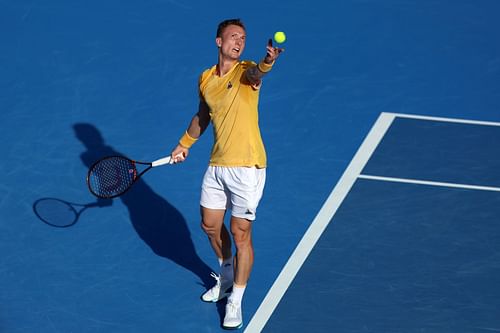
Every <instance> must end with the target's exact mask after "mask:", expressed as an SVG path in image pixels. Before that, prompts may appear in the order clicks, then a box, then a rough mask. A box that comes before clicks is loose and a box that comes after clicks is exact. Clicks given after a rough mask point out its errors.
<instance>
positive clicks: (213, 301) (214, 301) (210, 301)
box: [200, 294, 231, 303]
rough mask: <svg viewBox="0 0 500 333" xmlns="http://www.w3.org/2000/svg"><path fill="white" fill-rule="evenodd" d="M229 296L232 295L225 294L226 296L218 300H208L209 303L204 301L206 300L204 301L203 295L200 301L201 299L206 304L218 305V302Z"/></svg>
mask: <svg viewBox="0 0 500 333" xmlns="http://www.w3.org/2000/svg"><path fill="white" fill-rule="evenodd" d="M229 295H231V294H224V296H222V297H219V298H218V299H217V298H216V299H212V300H208V301H206V300H204V299H203V295H201V296H200V299H201V300H202V301H203V302H205V303H217V302H218V301H221V300H223V299H224V298H226V297H228V296H229Z"/></svg>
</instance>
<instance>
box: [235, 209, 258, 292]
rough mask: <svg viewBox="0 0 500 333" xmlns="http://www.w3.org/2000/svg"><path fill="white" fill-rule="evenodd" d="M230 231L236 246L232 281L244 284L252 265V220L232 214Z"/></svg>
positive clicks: (239, 284) (240, 284) (238, 284)
mask: <svg viewBox="0 0 500 333" xmlns="http://www.w3.org/2000/svg"><path fill="white" fill-rule="evenodd" d="M231 233H232V234H233V239H234V245H235V246H236V267H235V276H234V283H235V284H236V285H237V286H246V284H247V281H248V279H249V278H250V272H251V271H252V266H253V255H254V254H253V244H252V222H251V221H249V220H247V219H243V218H240V217H235V216H232V217H231Z"/></svg>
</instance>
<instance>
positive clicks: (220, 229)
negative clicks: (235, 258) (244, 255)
mask: <svg viewBox="0 0 500 333" xmlns="http://www.w3.org/2000/svg"><path fill="white" fill-rule="evenodd" d="M225 214H226V211H225V210H224V209H210V208H205V207H201V228H202V229H203V231H205V233H206V234H207V236H208V240H209V241H210V245H211V246H212V248H213V250H214V252H215V255H216V256H217V258H219V259H229V258H231V256H232V254H231V238H230V237H229V232H228V231H227V228H226V226H225V225H224V215H225Z"/></svg>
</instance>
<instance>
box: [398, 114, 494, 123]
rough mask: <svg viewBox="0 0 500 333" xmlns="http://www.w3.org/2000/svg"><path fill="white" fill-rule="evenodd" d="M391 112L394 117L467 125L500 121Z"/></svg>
mask: <svg viewBox="0 0 500 333" xmlns="http://www.w3.org/2000/svg"><path fill="white" fill-rule="evenodd" d="M391 114H392V115H393V116H394V117H398V118H409V119H420V120H429V121H442V122H447V123H459V124H467V125H481V126H500V123H498V122H494V121H481V120H468V119H457V118H442V117H431V116H418V115H413V114H403V113H391Z"/></svg>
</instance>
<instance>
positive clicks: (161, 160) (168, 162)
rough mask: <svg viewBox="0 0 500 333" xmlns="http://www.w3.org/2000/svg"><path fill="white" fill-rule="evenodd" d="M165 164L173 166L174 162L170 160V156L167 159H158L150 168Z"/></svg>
mask: <svg viewBox="0 0 500 333" xmlns="http://www.w3.org/2000/svg"><path fill="white" fill-rule="evenodd" d="M165 164H174V161H173V160H172V158H171V157H170V156H167V157H164V158H160V159H159V160H156V161H154V162H152V163H151V166H152V167H157V166H160V165H165Z"/></svg>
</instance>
